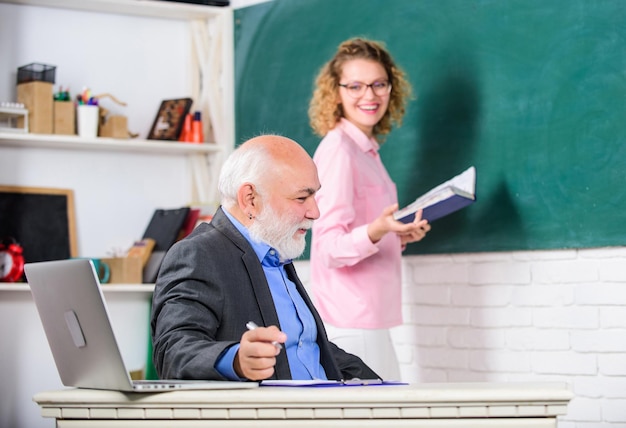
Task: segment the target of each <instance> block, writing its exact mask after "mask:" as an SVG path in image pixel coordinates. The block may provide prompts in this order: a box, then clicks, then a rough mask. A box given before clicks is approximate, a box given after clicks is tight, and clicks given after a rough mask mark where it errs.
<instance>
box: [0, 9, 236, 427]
mask: <svg viewBox="0 0 626 428" xmlns="http://www.w3.org/2000/svg"><path fill="white" fill-rule="evenodd" d="M7 4H13V5H20V6H25V7H37V8H48V10H50V9H51V8H61V9H66V10H68V11H80V12H85V13H86V14H87V13H90V12H93V13H100V14H111V16H113V15H118V16H119V15H130V16H136V17H143V18H162V19H166V20H178V21H182V22H183V24H182V25H179V24H177V23H173V26H174V27H176V28H177V29H179V28H180V27H187V26H188V27H189V30H190V34H191V42H192V43H191V45H192V46H191V47H189V48H188V49H191V64H190V65H189V66H188V69H189V73H191V74H192V77H191V80H190V85H191V88H190V89H191V90H190V91H189V95H190V96H191V97H192V98H193V99H194V101H195V105H194V110H199V111H201V112H202V118H203V119H205V118H209V121H208V122H210V124H211V127H210V129H209V130H208V131H209V132H207V130H205V133H204V134H205V135H206V136H207V140H209V141H210V142H209V143H204V144H187V143H178V142H170V141H156V140H136V139H129V140H117V139H112V138H94V139H83V138H80V137H78V136H63V135H41V134H30V133H16V132H8V131H5V132H2V131H0V161H1V162H2V165H1V166H0V180H2V181H0V182H4V183H5V184H9V185H18V186H20V185H25V186H41V187H50V186H54V187H67V188H74V190H75V191H76V202H77V203H76V211H77V223H78V234H79V247H80V248H79V250H80V253H81V254H79V256H89V257H101V256H104V255H105V254H102V253H101V252H100V250H101V249H104V248H110V247H109V244H110V242H109V241H111V242H114V243H117V242H119V241H120V240H124V239H126V238H128V237H132V236H133V234H135V233H138V234H141V232H142V231H143V229H142V227H145V223H143V221H144V220H145V221H146V222H147V220H149V217H146V216H147V215H148V214H149V213H151V209H152V207H153V206H154V207H155V208H157V207H158V208H164V207H163V206H158V205H157V204H161V203H163V204H178V203H184V202H181V201H184V200H185V199H186V198H187V196H188V194H191V200H189V201H188V202H192V201H194V202H195V201H197V202H200V203H202V202H208V203H213V202H215V201H216V196H217V186H216V181H217V174H218V173H219V169H220V166H221V161H222V159H223V158H225V156H226V155H228V153H229V152H230V151H231V150H232V148H233V147H234V129H235V126H234V112H235V109H234V47H233V11H232V8H230V7H216V6H199V5H193V4H185V3H179V2H170V1H156V0H0V5H2V6H5V7H6V5H7ZM7 9H9V8H8V7H7ZM12 9H13V8H11V10H12ZM36 12H37V14H36V15H37V17H40V16H41V15H43V14H44V13H47V11H45V10H43V9H41V10H37V11H36ZM55 12H58V11H55ZM109 21H113V22H115V19H114V18H113V19H109ZM30 24H31V23H30V22H29V21H24V22H23V23H22V22H20V23H19V24H16V25H20V26H25V27H23V28H28V27H26V26H29V25H30ZM183 29H184V28H183ZM111 30H112V31H118V29H117V28H113V27H111ZM166 30H167V27H166V28H165V29H164V31H166ZM179 32H180V31H178V32H177V34H178V33H179ZM102 34H103V37H104V38H106V33H105V32H103V33H102ZM18 41H19V40H14V41H13V42H7V43H16V44H17V43H18ZM118 48H119V49H124V48H125V46H120V47H117V46H116V47H115V49H118ZM96 60H97V59H96ZM5 67H7V65H5ZM186 71H187V68H185V69H184V71H183V72H186ZM149 89H150V88H148V90H149ZM205 124H207V121H205ZM135 167H137V171H135ZM76 174H78V175H76ZM106 180H109V181H108V182H107V181H106ZM111 182H113V183H115V184H114V185H111V184H110V183H111ZM181 186H185V187H184V188H181ZM187 186H190V187H192V188H193V189H188V188H187ZM99 187H102V188H101V189H100V188H99ZM188 190H190V191H188ZM100 193H102V195H100ZM162 195H165V196H164V197H162ZM100 198H102V200H101V199H100ZM103 201H104V202H103ZM172 207H173V206H172ZM81 235H82V236H81ZM140 236H141V235H139V236H137V238H139V237H140ZM133 238H134V237H133ZM81 240H82V241H81ZM81 242H82V243H83V244H82V245H80V243H81ZM86 247H87V248H86ZM153 287H154V286H153V285H151V284H107V285H105V286H103V287H102V290H103V292H104V294H105V297H106V298H107V305H108V307H109V310H110V317H111V321H112V323H113V325H114V329H116V337H117V339H118V341H119V344H120V348H121V349H122V352H123V354H124V359H125V361H126V363H127V366H128V367H129V368H131V369H136V368H140V367H142V366H143V365H144V364H145V362H146V358H147V349H146V348H147V347H146V343H147V337H149V334H150V333H149V325H148V322H147V320H148V319H149V314H150V302H151V296H152V291H153ZM0 297H1V298H0V304H1V305H0V306H1V308H0V315H1V316H0V325H1V326H3V327H1V328H0V339H1V340H2V343H3V346H4V347H5V348H6V349H11V350H12V352H10V353H8V354H7V355H6V356H5V357H6V358H4V359H3V364H2V369H1V370H0V378H2V379H3V380H5V382H3V385H2V386H0V396H3V397H9V396H10V397H12V399H11V400H9V401H6V400H5V401H6V403H5V404H6V405H5V406H3V407H0V426H14V427H16V428H21V427H29V428H32V427H37V428H43V427H47V426H49V425H48V424H49V421H46V420H44V419H43V418H41V417H40V416H39V412H38V410H37V408H36V406H35V404H34V403H33V402H32V396H33V395H34V394H35V393H37V392H40V391H43V390H49V389H57V388H59V387H61V384H60V381H59V379H58V374H57V371H56V368H55V365H54V361H53V359H52V356H51V354H50V351H49V347H48V344H47V341H46V339H45V336H44V334H43V330H42V328H41V323H40V320H39V317H38V315H37V313H36V310H35V307H34V304H33V302H32V297H31V296H30V288H29V287H28V285H27V284H25V283H21V284H0ZM16 325H17V326H19V329H16V328H15V327H14V326H16ZM15 385H19V388H16V387H15ZM47 423H48V424H47Z"/></svg>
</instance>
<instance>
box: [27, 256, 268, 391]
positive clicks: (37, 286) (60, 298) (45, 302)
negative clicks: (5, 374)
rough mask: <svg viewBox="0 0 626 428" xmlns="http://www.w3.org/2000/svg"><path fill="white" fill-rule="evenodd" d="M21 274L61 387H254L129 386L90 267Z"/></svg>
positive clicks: (33, 266) (41, 267) (212, 385)
mask: <svg viewBox="0 0 626 428" xmlns="http://www.w3.org/2000/svg"><path fill="white" fill-rule="evenodd" d="M24 270H25V272H26V279H27V281H28V284H29V285H30V289H31V293H32V295H33V299H34V301H35V305H36V307H37V311H38V312H39V317H40V318H41V322H42V324H43V328H44V331H45V333H46V337H47V339H48V344H49V345H50V349H51V351H52V356H53V357H54V362H55V364H56V366H57V370H58V371H59V376H60V378H61V382H63V385H65V386H69V387H78V388H92V389H108V390H117V391H127V392H156V391H169V390H174V389H238V388H255V387H258V384H257V383H256V382H229V381H194V380H140V381H138V380H132V379H131V377H130V374H129V372H128V370H127V369H126V366H125V365H124V360H123V358H122V354H121V352H120V349H119V347H118V344H117V341H116V338H115V334H114V332H113V327H112V326H111V322H110V320H109V315H108V310H107V306H106V302H105V300H104V295H103V294H102V289H101V287H100V283H99V281H98V277H97V275H96V272H95V269H94V266H93V263H92V261H91V260H90V259H69V260H58V261H49V262H39V263H27V264H26V265H25V266H24ZM146 322H148V320H146Z"/></svg>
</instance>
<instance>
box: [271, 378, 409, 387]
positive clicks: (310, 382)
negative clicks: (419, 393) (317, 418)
mask: <svg viewBox="0 0 626 428" xmlns="http://www.w3.org/2000/svg"><path fill="white" fill-rule="evenodd" d="M368 385H370V386H372V385H408V384H407V383H404V382H399V381H395V380H381V379H350V380H325V379H303V380H297V379H296V380H286V379H281V380H272V379H268V380H262V381H261V383H260V386H304V387H328V386H331V387H332V386H368Z"/></svg>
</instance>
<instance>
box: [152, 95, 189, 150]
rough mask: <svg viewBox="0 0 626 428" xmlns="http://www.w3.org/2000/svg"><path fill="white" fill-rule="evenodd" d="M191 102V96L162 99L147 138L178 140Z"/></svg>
mask: <svg viewBox="0 0 626 428" xmlns="http://www.w3.org/2000/svg"><path fill="white" fill-rule="evenodd" d="M192 103H193V100H192V99H191V98H177V99H171V100H163V101H162V102H161V106H160V107H159V111H158V112H157V115H156V117H155V118H154V122H153V123H152V128H150V133H149V134H148V139H149V140H168V141H176V140H178V137H179V136H180V132H181V130H182V128H183V123H184V122H185V117H186V116H187V114H188V113H189V110H190V109H191V104H192Z"/></svg>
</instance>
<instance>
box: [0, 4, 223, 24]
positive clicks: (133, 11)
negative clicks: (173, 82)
mask: <svg viewBox="0 0 626 428" xmlns="http://www.w3.org/2000/svg"><path fill="white" fill-rule="evenodd" d="M0 3H13V4H20V5H30V6H42V7H57V8H62V9H72V10H82V11H88V12H102V13H115V14H120V15H135V16H146V17H154V18H166V19H177V20H193V19H207V18H211V17H215V16H219V15H221V14H224V13H230V7H221V6H202V5H195V4H189V3H179V2H172V1H163V0H160V1H157V0H0Z"/></svg>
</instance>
